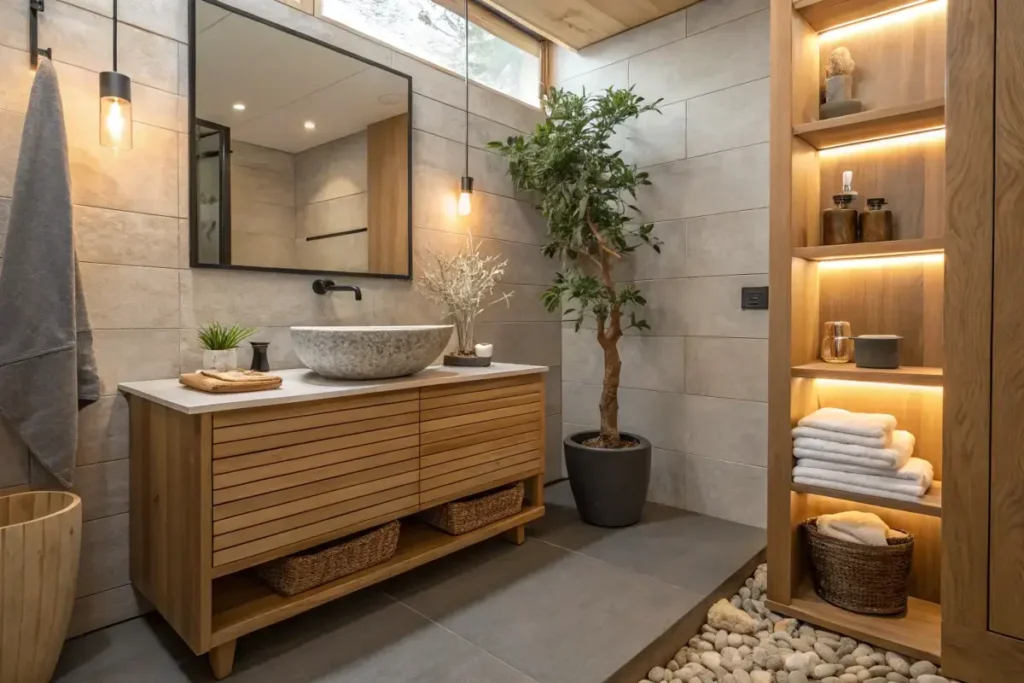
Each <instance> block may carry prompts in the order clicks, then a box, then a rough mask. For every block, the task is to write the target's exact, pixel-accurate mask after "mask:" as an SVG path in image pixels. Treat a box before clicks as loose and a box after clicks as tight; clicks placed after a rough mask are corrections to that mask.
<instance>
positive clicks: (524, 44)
mask: <svg viewBox="0 0 1024 683" xmlns="http://www.w3.org/2000/svg"><path fill="white" fill-rule="evenodd" d="M433 2H434V4H437V5H440V6H441V7H444V8H445V9H446V10H448V11H450V12H454V13H455V14H457V15H459V16H460V17H461V16H462V15H463V6H464V4H465V2H464V0H433ZM469 20H470V21H471V22H473V23H474V24H476V25H477V26H479V27H480V28H482V29H484V30H485V31H487V32H488V33H492V34H494V35H496V36H498V37H499V38H501V39H502V40H504V41H505V42H506V43H511V44H512V45H515V46H516V47H518V48H519V49H520V50H522V51H523V52H527V53H529V54H531V55H533V56H534V57H542V55H543V43H544V42H545V41H541V40H537V39H536V38H534V37H533V36H531V35H530V34H528V33H526V32H525V31H523V30H522V29H521V28H519V27H518V26H516V25H514V24H513V23H512V22H510V21H508V20H507V19H505V18H504V17H501V16H499V15H498V14H496V13H494V12H492V11H491V10H489V9H487V8H485V7H481V6H480V5H478V4H477V3H475V2H470V3H469Z"/></svg>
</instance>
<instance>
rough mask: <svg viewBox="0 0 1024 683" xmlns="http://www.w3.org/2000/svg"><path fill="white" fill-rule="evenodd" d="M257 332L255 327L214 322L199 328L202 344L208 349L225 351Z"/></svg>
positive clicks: (235, 346)
mask: <svg viewBox="0 0 1024 683" xmlns="http://www.w3.org/2000/svg"><path fill="white" fill-rule="evenodd" d="M255 333H256V328H255V327H241V326H239V325H231V326H230V327H228V326H227V325H222V324H221V323H219V322H212V323H210V324H208V325H204V326H203V327H201V328H199V332H198V336H199V343H200V345H201V346H202V347H203V348H204V349H206V350H208V351H224V350H227V349H234V348H237V347H238V345H239V344H241V343H242V342H243V341H245V340H246V339H248V338H249V337H251V336H252V335H254V334H255Z"/></svg>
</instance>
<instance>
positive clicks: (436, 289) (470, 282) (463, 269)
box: [416, 235, 512, 356]
mask: <svg viewBox="0 0 1024 683" xmlns="http://www.w3.org/2000/svg"><path fill="white" fill-rule="evenodd" d="M427 253H428V254H430V258H431V263H428V264H423V266H422V267H421V268H420V272H421V273H422V275H420V276H419V277H418V278H417V280H416V288H417V290H419V291H420V292H421V293H422V294H423V295H424V296H426V297H427V298H428V299H430V300H431V301H433V302H434V303H436V304H441V305H443V306H446V307H447V308H448V313H449V314H450V315H451V317H452V322H453V323H454V324H455V333H456V335H457V336H458V340H459V349H458V354H459V355H461V356H473V355H475V353H474V351H473V347H474V342H473V325H474V321H475V320H476V316H478V315H479V314H480V313H482V312H483V311H484V309H485V308H487V307H488V306H493V305H494V304H496V303H500V302H502V301H504V302H505V305H506V306H507V305H508V300H509V299H511V298H512V293H511V292H505V293H503V294H501V296H499V297H498V298H496V299H494V300H493V301H490V302H487V299H489V298H490V297H491V295H492V293H493V292H494V288H495V285H496V284H497V282H498V279H499V278H501V276H502V275H503V274H504V273H505V266H506V265H508V260H501V261H499V260H498V257H497V256H484V255H483V254H481V253H480V245H479V244H478V243H477V242H475V241H474V240H473V236H472V235H468V236H467V237H466V244H465V245H464V246H463V247H462V249H460V250H459V251H458V252H457V253H455V254H453V255H446V254H442V253H439V252H437V251H434V250H433V249H428V250H427Z"/></svg>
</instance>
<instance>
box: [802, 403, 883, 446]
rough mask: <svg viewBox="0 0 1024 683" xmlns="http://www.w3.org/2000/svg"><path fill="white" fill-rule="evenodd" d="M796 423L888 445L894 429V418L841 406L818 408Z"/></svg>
mask: <svg viewBox="0 0 1024 683" xmlns="http://www.w3.org/2000/svg"><path fill="white" fill-rule="evenodd" d="M797 425H798V426H800V427H812V428H814V429H823V430H826V431H830V432H839V433H840V434H850V435H853V436H864V437H869V438H874V439H883V440H884V441H885V442H886V445H888V439H889V438H890V437H891V436H892V432H893V430H894V429H896V418H895V417H893V416H892V415H884V414H880V413H852V412H850V411H849V410H843V409H842V408H819V409H818V410H815V411H814V412H813V413H811V414H810V415H807V416H806V417H804V418H802V419H801V420H800V421H799V422H798V423H797Z"/></svg>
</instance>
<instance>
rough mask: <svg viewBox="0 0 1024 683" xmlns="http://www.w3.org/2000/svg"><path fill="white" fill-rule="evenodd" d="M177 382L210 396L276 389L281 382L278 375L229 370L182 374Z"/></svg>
mask: <svg viewBox="0 0 1024 683" xmlns="http://www.w3.org/2000/svg"><path fill="white" fill-rule="evenodd" d="M178 381H179V382H181V383H182V384H184V385H185V386H187V387H189V388H190V389H196V390H198V391H205V392H207V393H210V394H234V393H242V392H245V391H264V390H266V389H277V388H278V387H279V386H281V382H282V380H281V377H279V376H278V375H271V374H269V373H265V372H253V371H250V370H231V371H229V372H215V371H213V370H199V371H197V372H187V373H185V374H183V375H182V376H181V377H179V378H178Z"/></svg>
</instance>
